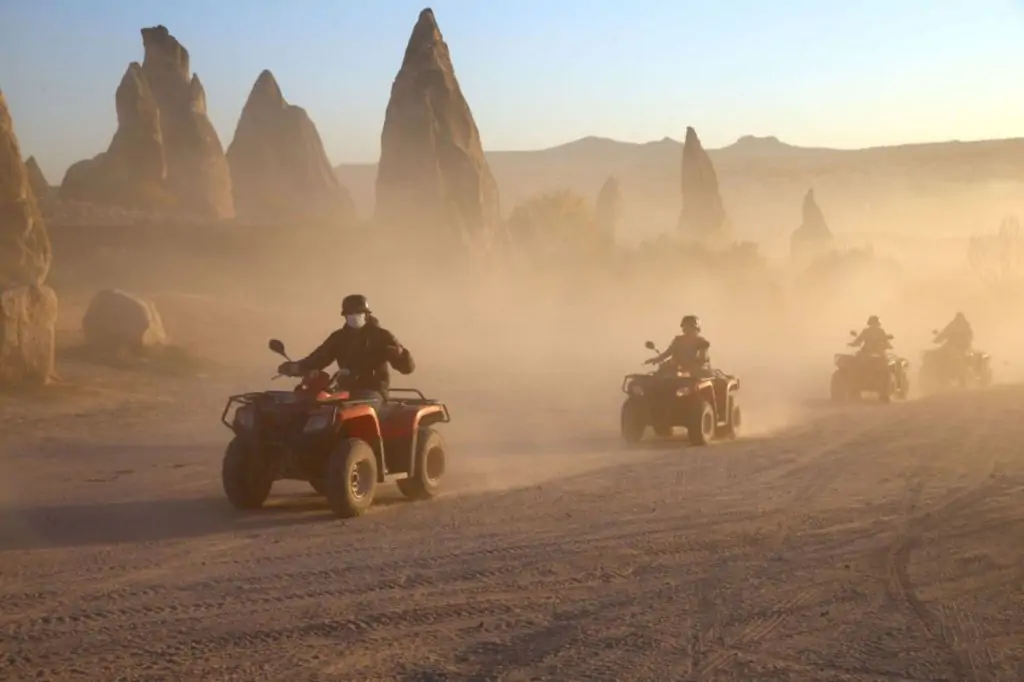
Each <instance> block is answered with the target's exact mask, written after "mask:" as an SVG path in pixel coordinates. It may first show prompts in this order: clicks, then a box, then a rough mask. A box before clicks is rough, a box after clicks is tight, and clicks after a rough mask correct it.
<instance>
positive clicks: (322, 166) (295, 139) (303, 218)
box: [227, 71, 356, 226]
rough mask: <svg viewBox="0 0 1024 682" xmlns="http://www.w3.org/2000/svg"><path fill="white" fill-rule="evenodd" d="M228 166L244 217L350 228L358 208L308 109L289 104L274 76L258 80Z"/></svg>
mask: <svg viewBox="0 0 1024 682" xmlns="http://www.w3.org/2000/svg"><path fill="white" fill-rule="evenodd" d="M227 159H228V164H229V166H230V168H231V181H232V187H233V193H234V198H235V210H236V212H237V214H238V217H239V218H242V219H244V220H247V221H254V222H260V223H281V224H285V223H300V224H316V225H320V224H330V225H339V226H350V225H352V224H353V223H355V221H356V210H355V204H354V203H353V201H352V197H351V196H350V195H349V193H348V190H347V189H345V187H344V186H342V184H341V183H340V182H339V181H338V178H337V176H336V175H335V174H334V171H333V169H332V168H331V164H330V162H329V161H328V159H327V154H326V152H325V151H324V145H323V142H322V141H321V139H320V133H319V132H318V131H317V129H316V125H314V123H313V121H312V120H310V118H309V115H308V114H307V113H306V110H305V109H303V108H302V107H298V106H295V105H293V104H289V103H288V102H287V101H286V100H285V98H284V96H283V95H282V94H281V88H280V87H279V86H278V84H277V81H276V80H275V78H274V75H273V74H272V73H271V72H270V71H264V72H263V73H261V74H260V76H259V78H257V79H256V84H255V85H253V88H252V92H250V93H249V99H248V101H247V102H246V103H245V108H244V109H243V110H242V116H241V118H240V119H239V121H238V127H237V129H236V130H235V137H234V139H233V140H232V142H231V145H230V146H229V147H228V152H227Z"/></svg>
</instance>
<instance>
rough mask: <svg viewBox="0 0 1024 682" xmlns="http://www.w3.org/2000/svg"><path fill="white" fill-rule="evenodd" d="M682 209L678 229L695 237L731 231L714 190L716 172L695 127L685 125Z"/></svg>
mask: <svg viewBox="0 0 1024 682" xmlns="http://www.w3.org/2000/svg"><path fill="white" fill-rule="evenodd" d="M681 189H682V195H683V209H682V211H681V212H680V214H679V232H680V234H681V235H683V236H685V237H686V238H688V239H694V240H697V241H709V240H718V239H722V238H724V237H726V236H728V234H729V232H730V231H731V227H730V223H729V218H728V216H727V215H726V213H725V207H724V206H723V205H722V196H721V194H720V193H719V190H718V175H717V174H716V173H715V167H714V166H713V165H712V163H711V157H710V156H708V153H707V152H706V151H704V147H703V145H701V143H700V138H698V137H697V131H695V130H694V129H693V128H691V127H687V128H686V139H685V140H684V141H683V166H682V186H681Z"/></svg>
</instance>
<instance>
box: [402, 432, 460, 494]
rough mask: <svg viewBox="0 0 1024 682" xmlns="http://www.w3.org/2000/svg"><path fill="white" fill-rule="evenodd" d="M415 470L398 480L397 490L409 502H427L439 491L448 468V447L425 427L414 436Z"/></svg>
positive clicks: (436, 434)
mask: <svg viewBox="0 0 1024 682" xmlns="http://www.w3.org/2000/svg"><path fill="white" fill-rule="evenodd" d="M413 466H415V467H416V468H415V470H414V471H413V472H412V475H411V476H409V477H408V478H401V479H399V480H398V490H399V491H400V492H401V493H402V494H403V495H405V496H406V497H408V498H409V499H410V500H429V499H430V498H432V497H436V496H437V493H439V492H440V491H441V477H442V476H444V472H445V470H446V469H447V468H448V446H447V445H446V444H445V442H444V438H443V437H442V436H441V434H440V433H438V432H437V431H435V430H434V429H432V428H430V427H429V426H425V427H423V428H422V429H420V430H419V433H418V434H417V435H416V457H415V460H414V463H413Z"/></svg>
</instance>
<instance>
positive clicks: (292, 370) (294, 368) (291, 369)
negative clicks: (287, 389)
mask: <svg viewBox="0 0 1024 682" xmlns="http://www.w3.org/2000/svg"><path fill="white" fill-rule="evenodd" d="M300 371H301V370H300V368H299V363H297V362H282V363H281V365H280V366H279V367H278V368H277V373H278V374H281V375H283V376H286V377H294V376H298V375H299V373H300Z"/></svg>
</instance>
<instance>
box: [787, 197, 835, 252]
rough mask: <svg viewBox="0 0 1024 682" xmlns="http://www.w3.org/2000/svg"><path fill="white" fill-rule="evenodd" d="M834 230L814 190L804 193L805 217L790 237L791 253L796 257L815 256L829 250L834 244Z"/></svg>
mask: <svg viewBox="0 0 1024 682" xmlns="http://www.w3.org/2000/svg"><path fill="white" fill-rule="evenodd" d="M832 241H833V237H832V231H831V230H830V229H828V223H826V222H825V214H824V213H822V212H821V207H820V206H818V202H817V200H816V199H815V197H814V190H813V189H809V190H807V194H805V195H804V205H803V219H802V220H801V221H800V227H798V228H797V229H796V230H794V231H793V234H792V236H791V237H790V253H791V254H792V256H793V257H794V258H798V259H805V258H813V257H815V256H818V255H821V254H822V253H824V252H827V251H828V250H829V249H830V248H831V246H832Z"/></svg>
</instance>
